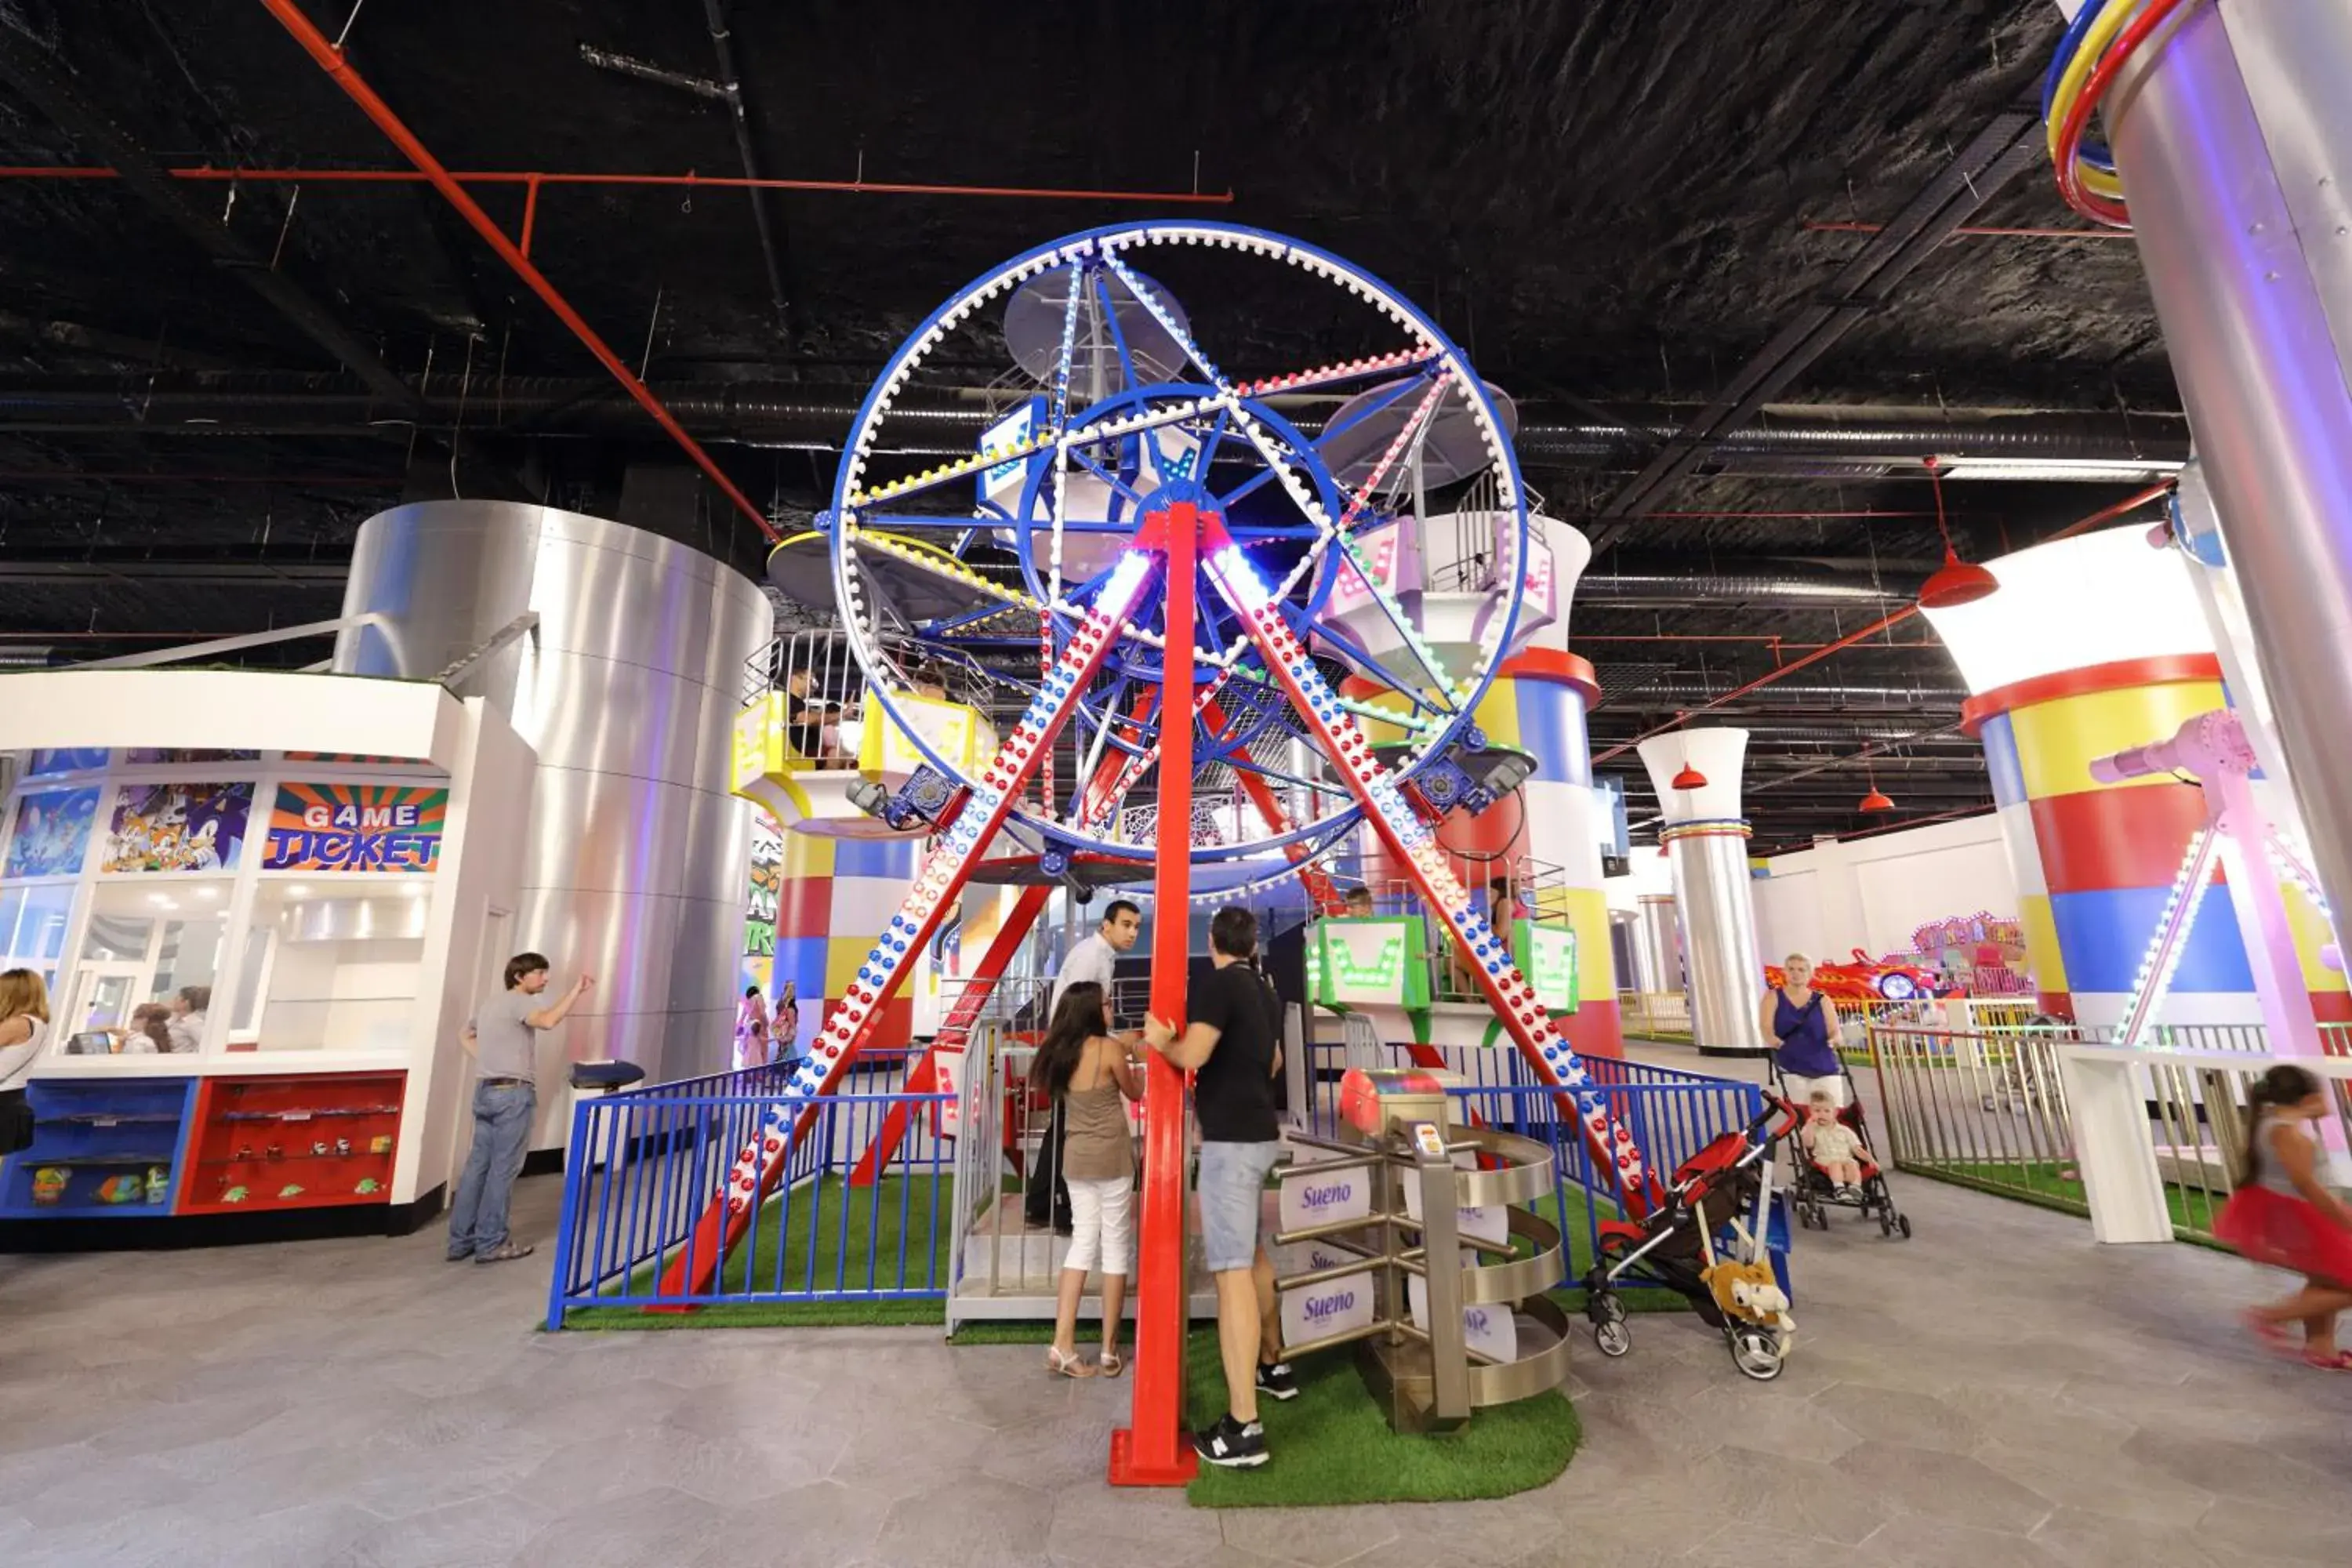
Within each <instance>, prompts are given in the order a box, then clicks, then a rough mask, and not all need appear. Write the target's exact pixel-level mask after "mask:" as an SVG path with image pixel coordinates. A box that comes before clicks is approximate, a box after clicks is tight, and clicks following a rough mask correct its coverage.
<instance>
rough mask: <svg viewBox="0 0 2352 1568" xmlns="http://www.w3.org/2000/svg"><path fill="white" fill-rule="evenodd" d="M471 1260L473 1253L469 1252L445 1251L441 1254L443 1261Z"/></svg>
mask: <svg viewBox="0 0 2352 1568" xmlns="http://www.w3.org/2000/svg"><path fill="white" fill-rule="evenodd" d="M473 1260H474V1255H473V1254H472V1253H470V1252H445V1253H443V1254H442V1255H441V1261H442V1262H444V1263H471V1262H472V1261H473Z"/></svg>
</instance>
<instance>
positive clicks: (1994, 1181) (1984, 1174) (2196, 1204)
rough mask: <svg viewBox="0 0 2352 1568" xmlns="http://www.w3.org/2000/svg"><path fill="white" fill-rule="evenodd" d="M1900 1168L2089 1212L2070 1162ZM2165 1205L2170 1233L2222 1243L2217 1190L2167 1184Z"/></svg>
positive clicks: (1980, 1162) (1908, 1165) (1947, 1163)
mask: <svg viewBox="0 0 2352 1568" xmlns="http://www.w3.org/2000/svg"><path fill="white" fill-rule="evenodd" d="M1901 1168H1902V1169H1904V1170H1906V1171H1910V1172H1914V1173H1917V1174H1919V1175H1922V1176H1931V1177H1934V1178H1936V1179H1937V1180H1938V1181H1946V1182H1950V1183H1952V1184H1955V1185H1958V1186H1963V1187H1971V1188H1974V1189H1975V1190H1977V1191H1978V1192H1984V1193H1992V1194H1996V1195H1998V1196H2000V1197H2005V1198H2015V1199H2017V1200H2019V1201H2020V1202H2022V1203H2029V1204H2033V1205H2038V1206H2040V1207H2042V1208H2047V1209H2056V1210H2057V1211H2059V1212H2060V1213H2062V1214H2071V1215H2087V1214H2089V1213H2090V1212H2091V1205H2090V1199H2089V1198H2088V1197H2087V1196H2086V1195H2085V1194H2084V1191H2083V1184H2082V1181H2081V1180H2080V1178H2078V1177H2075V1176H2073V1175H2067V1174H2063V1173H2062V1172H2065V1171H2072V1170H2073V1169H2074V1166H2073V1164H2072V1163H2067V1164H2065V1165H2063V1166H2062V1165H2060V1164H2059V1163H2057V1162H2055V1161H2050V1160H1947V1161H1939V1162H1937V1163H1935V1164H1927V1163H1906V1164H1904V1165H1903V1166H1902V1167H1901ZM2164 1204H2165V1207H2166V1208H2167V1209H2168V1210H2169V1211H2170V1212H2171V1215H2172V1234H2173V1235H2174V1236H2175V1237H2177V1238H2179V1240H2182V1241H2189V1242H2195V1243H2198V1244H2200V1245H2201V1246H2206V1247H2220V1246H2221V1244H2220V1243H2219V1242H2217V1241H2215V1240H2214V1239H2213V1215H2215V1214H2216V1213H2217V1212H2219V1210H2220V1206H2221V1204H2220V1201H2218V1200H2216V1199H2215V1197H2214V1196H2213V1194H2210V1193H2208V1192H2207V1191H2205V1189H2204V1188H2202V1187H2193V1186H2187V1185H2184V1184H2181V1183H2179V1182H2167V1183H2165V1184H2164ZM2222 1250H2225V1251H2226V1250H2227V1248H2223V1249H2222Z"/></svg>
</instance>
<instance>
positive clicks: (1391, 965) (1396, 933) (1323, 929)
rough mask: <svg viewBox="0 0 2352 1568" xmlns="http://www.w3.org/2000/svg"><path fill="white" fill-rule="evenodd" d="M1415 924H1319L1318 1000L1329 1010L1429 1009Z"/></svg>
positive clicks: (1426, 976) (1354, 921)
mask: <svg viewBox="0 0 2352 1568" xmlns="http://www.w3.org/2000/svg"><path fill="white" fill-rule="evenodd" d="M1315 942H1316V952H1315V956H1316V963H1315V974H1316V994H1315V1000H1316V1001H1317V1003H1318V1004H1319V1005H1323V1006H1326V1007H1347V1006H1367V1005H1382V1004H1385V1005H1390V1006H1396V1007H1425V1006H1427V1005H1429V964H1428V963H1427V961H1426V951H1425V949H1424V948H1423V934H1422V925H1421V922H1420V921H1417V920H1396V919H1379V918H1373V919H1344V918H1342V919H1332V920H1324V921H1317V922H1316V926H1315Z"/></svg>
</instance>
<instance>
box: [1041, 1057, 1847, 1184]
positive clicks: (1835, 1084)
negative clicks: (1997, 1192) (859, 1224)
mask: <svg viewBox="0 0 2352 1568" xmlns="http://www.w3.org/2000/svg"><path fill="white" fill-rule="evenodd" d="M1780 1081H1781V1082H1782V1083H1783V1084H1785V1085H1787V1086H1788V1089H1789V1099H1790V1100H1791V1101H1793V1102H1794V1103H1795V1105H1796V1107H1797V1109H1798V1110H1804V1109H1805V1107H1806V1106H1807V1105H1809V1104H1810V1103H1811V1101H1812V1098H1813V1096H1815V1095H1817V1094H1826V1095H1828V1096H1829V1097H1830V1103H1831V1104H1832V1105H1834V1106H1836V1107H1837V1108H1838V1109H1839V1110H1844V1109H1845V1104H1846V1093H1845V1079H1844V1077H1843V1075H1841V1076H1839V1077H1837V1078H1807V1077H1806V1076H1805V1075H1804V1074H1802V1073H1799V1072H1792V1073H1788V1074H1785V1075H1783V1076H1782V1078H1781V1079H1780ZM1070 1185H1071V1186H1072V1187H1073V1188H1074V1189H1075V1188H1076V1185H1077V1184H1076V1182H1073V1183H1071V1184H1070Z"/></svg>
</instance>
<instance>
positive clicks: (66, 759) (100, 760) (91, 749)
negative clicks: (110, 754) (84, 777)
mask: <svg viewBox="0 0 2352 1568" xmlns="http://www.w3.org/2000/svg"><path fill="white" fill-rule="evenodd" d="M104 766H106V748H105V747H104V746H83V747H79V748H77V749H73V750H68V751H36V752H34V753H33V755H32V758H31V761H30V762H29V763H27V764H26V768H25V772H26V773H27V774H29V775H31V776H32V777H35V778H42V777H46V776H47V775H48V774H50V773H88V772H89V770H90V769H92V768H102V767H104ZM77 869H79V868H77Z"/></svg>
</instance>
